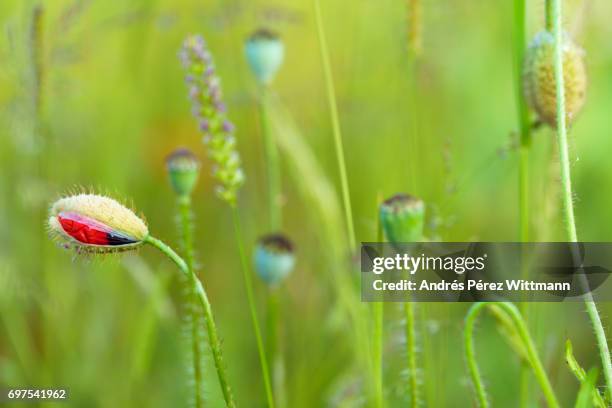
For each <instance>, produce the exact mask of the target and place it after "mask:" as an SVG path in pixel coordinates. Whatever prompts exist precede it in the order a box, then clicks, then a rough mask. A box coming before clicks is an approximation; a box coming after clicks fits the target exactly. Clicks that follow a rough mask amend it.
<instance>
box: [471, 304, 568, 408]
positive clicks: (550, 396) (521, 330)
mask: <svg viewBox="0 0 612 408" xmlns="http://www.w3.org/2000/svg"><path fill="white" fill-rule="evenodd" d="M486 307H489V308H493V307H497V308H499V309H501V310H502V311H503V312H504V313H506V314H507V315H508V317H509V318H510V321H511V322H512V325H513V328H514V329H515V330H516V332H517V334H518V336H519V338H520V340H521V342H522V343H523V347H524V349H525V352H526V357H527V360H528V362H529V364H530V365H531V368H532V369H533V373H534V375H535V377H536V379H537V381H538V383H539V384H540V388H542V392H543V393H544V398H545V399H546V403H547V404H548V406H549V407H551V408H558V407H559V402H558V401H557V397H556V396H555V393H554V391H553V389H552V386H551V385H550V381H549V379H548V376H547V375H546V371H544V367H543V366H542V362H541V361H540V357H539V355H538V352H537V350H536V348H535V345H534V344H533V340H532V339H531V336H530V335H529V331H528V330H527V325H526V324H525V321H524V320H523V317H522V316H521V313H520V312H519V310H518V309H517V308H516V306H514V305H513V304H512V303H508V302H491V303H489V302H480V303H475V304H474V305H473V306H472V307H471V308H470V310H469V311H468V314H467V316H466V318H465V331H464V337H463V342H464V346H465V357H466V360H467V365H468V369H469V371H470V376H471V377H472V381H473V383H474V389H475V391H476V397H477V399H478V405H479V406H480V407H481V408H486V407H489V402H488V400H487V394H486V392H485V389H484V385H483V383H482V378H481V376H480V370H479V369H478V363H477V362H476V355H475V351H474V325H475V323H476V318H477V317H478V316H479V315H480V312H482V310H484V308H486Z"/></svg>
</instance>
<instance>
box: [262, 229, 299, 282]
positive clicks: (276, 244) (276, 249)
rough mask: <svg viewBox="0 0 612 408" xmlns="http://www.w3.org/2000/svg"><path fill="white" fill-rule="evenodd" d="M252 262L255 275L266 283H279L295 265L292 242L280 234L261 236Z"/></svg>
mask: <svg viewBox="0 0 612 408" xmlns="http://www.w3.org/2000/svg"><path fill="white" fill-rule="evenodd" d="M254 263H255V271H256V272H257V275H259V277H260V278H261V279H262V280H263V281H264V282H265V283H266V284H267V285H269V286H272V287H276V286H278V285H280V283H281V282H282V281H283V280H284V279H285V278H286V277H287V276H288V275H289V274H290V273H291V271H292V270H293V267H294V265H295V256H294V248H293V243H292V242H291V241H290V240H289V239H288V238H287V237H285V236H284V235H282V234H270V235H266V236H263V237H261V238H260V239H259V241H258V242H257V246H256V247H255V254H254Z"/></svg>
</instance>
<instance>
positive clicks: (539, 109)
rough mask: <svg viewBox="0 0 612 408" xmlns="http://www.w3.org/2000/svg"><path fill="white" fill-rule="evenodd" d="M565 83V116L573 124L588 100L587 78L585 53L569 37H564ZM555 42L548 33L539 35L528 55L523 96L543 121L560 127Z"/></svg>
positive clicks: (543, 32) (524, 70)
mask: <svg viewBox="0 0 612 408" xmlns="http://www.w3.org/2000/svg"><path fill="white" fill-rule="evenodd" d="M562 52H563V83H564V88H565V91H564V92H565V113H566V115H567V123H568V124H571V123H572V122H573V120H574V119H575V118H576V115H577V114H578V112H579V111H580V110H581V109H582V107H583V105H584V102H585V100H586V88H587V74H586V67H585V63H584V51H583V49H582V48H580V47H579V46H578V45H576V44H575V43H574V42H573V41H572V40H571V38H570V37H569V35H568V34H564V36H563V50H562ZM554 53H555V41H554V36H553V35H552V34H551V33H550V32H548V31H541V32H539V33H538V34H537V35H536V36H535V38H534V39H533V41H532V43H531V45H530V46H529V48H528V49H527V51H526V53H525V61H524V64H523V92H524V93H525V99H526V101H527V103H528V105H529V106H530V107H531V108H532V109H533V110H534V111H535V112H536V113H537V114H538V117H539V119H540V120H541V121H542V122H544V123H547V124H548V125H550V126H551V127H553V128H556V126H557V91H556V82H555V69H554Z"/></svg>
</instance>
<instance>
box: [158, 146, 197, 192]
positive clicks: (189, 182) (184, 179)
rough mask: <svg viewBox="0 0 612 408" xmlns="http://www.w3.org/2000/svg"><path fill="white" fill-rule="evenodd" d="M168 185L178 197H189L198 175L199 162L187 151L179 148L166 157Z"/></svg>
mask: <svg viewBox="0 0 612 408" xmlns="http://www.w3.org/2000/svg"><path fill="white" fill-rule="evenodd" d="M166 169H167V170H168V176H169V177H170V184H171V185H172V188H173V189H174V192H175V193H176V194H177V195H179V196H189V195H191V193H192V191H193V189H194V187H195V185H196V183H197V181H198V176H199V175H200V160H199V159H198V157H197V156H196V155H195V154H194V153H193V152H192V151H191V150H189V149H185V148H179V149H176V150H175V151H173V152H172V153H170V154H169V155H168V157H166Z"/></svg>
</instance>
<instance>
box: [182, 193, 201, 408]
mask: <svg viewBox="0 0 612 408" xmlns="http://www.w3.org/2000/svg"><path fill="white" fill-rule="evenodd" d="M178 205H179V214H180V220H181V235H182V240H183V250H184V252H185V263H186V264H187V268H188V269H189V280H188V282H189V289H190V293H189V295H190V296H189V298H190V301H189V312H190V313H191V347H192V354H193V356H192V360H193V361H192V364H193V377H194V378H193V379H194V381H193V382H194V402H195V407H196V408H201V407H203V406H204V395H203V384H204V379H203V376H202V350H201V349H200V339H199V327H198V323H199V321H200V315H199V313H198V311H197V306H196V303H197V301H198V300H197V296H198V295H197V292H196V283H195V280H196V279H197V275H196V273H195V269H194V256H193V224H192V220H191V197H189V196H188V195H184V196H179V197H178Z"/></svg>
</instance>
